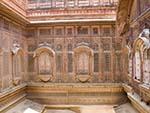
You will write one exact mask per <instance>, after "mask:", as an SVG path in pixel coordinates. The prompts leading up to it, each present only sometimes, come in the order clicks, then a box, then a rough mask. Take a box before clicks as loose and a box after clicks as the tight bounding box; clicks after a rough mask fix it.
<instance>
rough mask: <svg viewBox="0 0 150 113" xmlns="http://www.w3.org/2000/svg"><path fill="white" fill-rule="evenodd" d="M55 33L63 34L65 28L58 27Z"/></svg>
mask: <svg viewBox="0 0 150 113" xmlns="http://www.w3.org/2000/svg"><path fill="white" fill-rule="evenodd" d="M55 35H63V29H62V28H56V29H55Z"/></svg>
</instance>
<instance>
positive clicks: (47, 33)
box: [39, 29, 51, 35]
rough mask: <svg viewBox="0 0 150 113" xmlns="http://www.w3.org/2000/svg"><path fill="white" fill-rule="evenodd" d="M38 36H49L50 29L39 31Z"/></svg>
mask: <svg viewBox="0 0 150 113" xmlns="http://www.w3.org/2000/svg"><path fill="white" fill-rule="evenodd" d="M39 32H40V35H51V29H40V30H39Z"/></svg>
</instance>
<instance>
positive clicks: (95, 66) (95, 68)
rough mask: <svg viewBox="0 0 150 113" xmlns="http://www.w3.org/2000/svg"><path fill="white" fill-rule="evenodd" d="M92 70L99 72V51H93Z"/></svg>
mask: <svg viewBox="0 0 150 113" xmlns="http://www.w3.org/2000/svg"><path fill="white" fill-rule="evenodd" d="M94 72H99V53H94Z"/></svg>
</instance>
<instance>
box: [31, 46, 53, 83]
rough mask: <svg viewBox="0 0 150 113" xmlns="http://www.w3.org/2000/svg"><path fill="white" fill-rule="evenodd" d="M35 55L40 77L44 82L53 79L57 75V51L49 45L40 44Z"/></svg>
mask: <svg viewBox="0 0 150 113" xmlns="http://www.w3.org/2000/svg"><path fill="white" fill-rule="evenodd" d="M33 57H34V60H35V65H36V68H37V73H38V77H39V79H40V80H41V81H43V82H48V81H52V80H53V78H54V75H55V52H54V51H53V50H52V49H51V48H50V47H49V46H46V45H45V46H40V47H39V48H37V49H36V50H35V52H34V56H33Z"/></svg>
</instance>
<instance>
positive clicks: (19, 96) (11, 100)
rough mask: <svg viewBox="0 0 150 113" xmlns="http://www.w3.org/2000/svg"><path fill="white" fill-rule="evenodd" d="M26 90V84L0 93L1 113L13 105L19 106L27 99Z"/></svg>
mask: <svg viewBox="0 0 150 113" xmlns="http://www.w3.org/2000/svg"><path fill="white" fill-rule="evenodd" d="M25 89H26V84H21V85H19V86H16V87H13V88H11V89H7V90H6V91H4V92H2V93H0V113H1V112H4V111H5V110H6V109H8V108H9V107H11V106H12V105H14V104H17V103H18V102H20V101H21V100H23V99H25V96H26V93H25Z"/></svg>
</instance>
